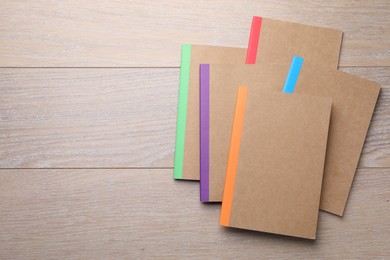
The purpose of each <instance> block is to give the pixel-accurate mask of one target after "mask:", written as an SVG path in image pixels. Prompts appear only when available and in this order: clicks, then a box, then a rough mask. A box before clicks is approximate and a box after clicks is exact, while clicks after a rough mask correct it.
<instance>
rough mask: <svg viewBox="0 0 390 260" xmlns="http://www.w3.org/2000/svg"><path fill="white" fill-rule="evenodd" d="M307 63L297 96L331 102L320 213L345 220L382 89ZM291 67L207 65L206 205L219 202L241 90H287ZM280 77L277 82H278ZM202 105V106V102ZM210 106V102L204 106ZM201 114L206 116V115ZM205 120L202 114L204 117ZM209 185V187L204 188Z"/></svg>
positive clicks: (203, 175)
mask: <svg viewBox="0 0 390 260" xmlns="http://www.w3.org/2000/svg"><path fill="white" fill-rule="evenodd" d="M305 62H306V59H305V60H304V62H303V65H302V68H301V69H300V73H299V76H297V83H296V86H295V90H294V91H295V93H302V94H307V95H313V96H325V97H331V98H332V99H333V104H332V115H331V123H330V130H329V143H328V149H327V155H326V156H327V157H326V164H325V172H324V184H323V191H322V197H321V209H322V210H325V211H328V212H330V213H333V214H336V215H340V216H341V215H343V213H344V209H345V206H346V203H347V199H348V195H349V191H350V188H351V185H352V181H353V178H354V175H355V171H356V168H357V164H358V162H359V157H360V153H361V151H362V148H363V144H364V141H365V137H366V134H367V130H368V127H369V125H370V121H371V117H372V114H373V111H374V108H375V104H376V101H377V98H378V95H379V90H380V86H379V85H378V84H377V83H375V82H372V81H369V80H365V79H361V78H358V77H356V76H353V75H350V74H347V73H344V72H340V71H333V70H320V71H318V70H317V69H316V68H315V67H310V66H306V65H307V64H306V63H305ZM288 70H289V69H288V66H287V65H284V66H283V65H276V66H275V67H273V66H271V65H268V66H267V65H264V64H262V63H261V64H256V65H252V66H249V65H214V64H210V65H205V66H204V67H203V68H202V70H201V72H203V73H207V74H209V75H208V76H209V80H208V81H206V82H205V83H204V84H202V89H203V88H207V89H208V91H209V115H208V116H209V124H210V125H209V129H208V130H209V133H208V135H207V134H205V133H206V132H205V131H202V130H203V129H201V133H202V132H203V136H204V135H207V136H208V137H209V140H208V141H209V143H208V145H209V147H208V148H207V146H206V147H205V144H203V143H201V146H203V149H202V147H201V151H204V150H207V151H208V152H209V156H203V155H202V154H201V157H202V158H203V160H207V159H208V163H209V166H208V167H207V168H206V169H202V173H201V174H202V178H201V185H202V186H203V189H201V195H202V193H203V201H221V199H222V193H223V184H224V179H225V173H226V161H227V157H228V150H229V140H230V135H231V129H230V126H231V125H232V122H233V111H234V106H235V93H236V89H237V86H240V85H243V86H247V87H248V88H249V89H250V90H252V91H254V90H258V89H268V90H271V89H273V90H279V91H281V90H282V88H283V83H282V82H283V80H284V78H285V76H283V75H287V74H288ZM279 76H281V78H279V79H278V77H279ZM201 102H203V101H202V100H201ZM205 102H206V101H205ZM201 112H203V116H204V114H205V113H206V112H207V111H201ZM201 116H202V114H201ZM205 186H206V187H205Z"/></svg>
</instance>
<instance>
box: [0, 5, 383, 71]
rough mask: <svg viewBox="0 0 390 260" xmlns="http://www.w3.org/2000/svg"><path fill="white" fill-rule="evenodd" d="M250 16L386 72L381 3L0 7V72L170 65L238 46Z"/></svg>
mask: <svg viewBox="0 0 390 260" xmlns="http://www.w3.org/2000/svg"><path fill="white" fill-rule="evenodd" d="M253 15H259V16H264V17H268V18H276V19H281V20H288V21H292V22H300V23H306V24H310V25H316V26H325V27H331V28H335V29H339V30H342V31H343V32H344V42H343V46H342V53H341V59H340V65H342V66H359V65H360V66H390V52H389V49H390V19H389V17H390V2H389V1H388V0H371V1H364V0H357V1H350V0H331V1H329V0H320V1H318V0H292V1H284V2H275V1H274V0H261V1H257V0H246V1H222V0H218V1H198V2H196V4H194V3H193V2H191V1H178V0H176V1H172V0H164V1H153V2H152V3H151V2H150V1H124V0H114V1H98V2H97V1H92V0H82V1H75V0H73V1H52V0H38V1H26V0H24V1H23V0H22V1H14V0H3V1H2V2H1V9H0V31H1V34H0V66H2V67H9V66H22V67H23V66H25V67H37V66H38V67H51V66H56V67H59V66H61V67H74V66H76V67H84V66H88V67H96V66H103V67H111V66H113V67H115V66H133V67H134V66H135V67H139V66H178V65H179V54H180V45H181V44H182V43H193V44H207V45H221V46H232V47H246V46H247V43H248V37H249V29H250V24H251V18H252V16H253Z"/></svg>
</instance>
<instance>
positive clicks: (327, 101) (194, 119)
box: [174, 17, 380, 239]
mask: <svg viewBox="0 0 390 260" xmlns="http://www.w3.org/2000/svg"><path fill="white" fill-rule="evenodd" d="M341 41H342V32H340V31H338V30H334V29H328V28H320V27H314V26H309V25H302V24H296V23H290V22H284V21H278V20H273V19H266V18H261V17H253V20H252V26H251V30H250V36H249V44H248V49H244V48H232V47H217V46H200V45H189V44H185V45H183V46H182V57H181V70H180V88H179V101H178V117H177V133H176V150H175V161H174V179H178V180H200V201H202V202H205V203H207V202H222V208H221V215H220V224H221V225H223V226H227V227H235V228H242V229H250V230H257V231H262V232H269V233H275V234H282V235H288V236H295V237H302V238H308V239H315V237H316V230H317V219H318V212H319V210H323V211H326V212H329V213H333V214H335V215H338V216H342V215H343V213H344V210H345V206H346V203H347V199H348V195H349V192H350V189H351V185H352V181H353V178H354V175H355V172H356V168H357V165H358V162H359V157H360V153H361V151H362V148H363V144H364V140H365V137H366V134H367V130H368V127H369V125H370V121H371V117H372V114H373V111H374V108H375V104H376V101H377V98H378V95H379V91H380V86H379V85H378V84H376V83H374V82H372V81H369V80H366V79H361V78H358V77H356V76H353V75H350V74H347V73H344V72H341V71H338V70H337V68H338V62H339V55H340V49H341Z"/></svg>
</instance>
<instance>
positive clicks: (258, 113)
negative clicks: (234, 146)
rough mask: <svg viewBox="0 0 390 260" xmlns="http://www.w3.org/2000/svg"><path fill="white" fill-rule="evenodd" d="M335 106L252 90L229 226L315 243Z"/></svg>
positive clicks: (322, 99) (316, 99)
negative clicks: (329, 130)
mask: <svg viewBox="0 0 390 260" xmlns="http://www.w3.org/2000/svg"><path fill="white" fill-rule="evenodd" d="M260 84H261V83H260ZM331 103H332V102H331V98H326V97H313V96H305V95H299V94H286V93H281V92H270V91H263V90H262V89H260V88H257V89H254V88H249V89H248V96H247V101H246V106H245V114H244V123H243V130H242V136H241V145H240V150H239V157H238V166H237V170H236V176H235V177H236V178H235V182H234V188H233V189H234V192H233V197H232V202H231V214H230V223H229V226H232V227H237V228H244V229H250V230H257V231H265V232H270V233H275V234H283V235H289V236H297V237H303V238H309V239H315V236H316V229H317V219H318V208H319V203H320V196H321V184H322V176H323V169H324V162H325V153H326V145H327V138H328V129H329V119H330V112H331ZM223 203H225V201H224V202H223Z"/></svg>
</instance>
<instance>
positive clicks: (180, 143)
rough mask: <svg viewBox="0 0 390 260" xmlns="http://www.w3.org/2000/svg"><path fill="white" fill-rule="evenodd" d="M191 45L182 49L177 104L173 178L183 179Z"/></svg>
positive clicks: (184, 45) (185, 45)
mask: <svg viewBox="0 0 390 260" xmlns="http://www.w3.org/2000/svg"><path fill="white" fill-rule="evenodd" d="M190 62H191V45H190V44H183V45H182V48H181V64H180V86H179V100H178V104H177V125H176V148H175V162H174V168H173V178H174V179H182V178H183V161H184V139H185V136H186V121H187V104H188V82H189V79H190Z"/></svg>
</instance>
